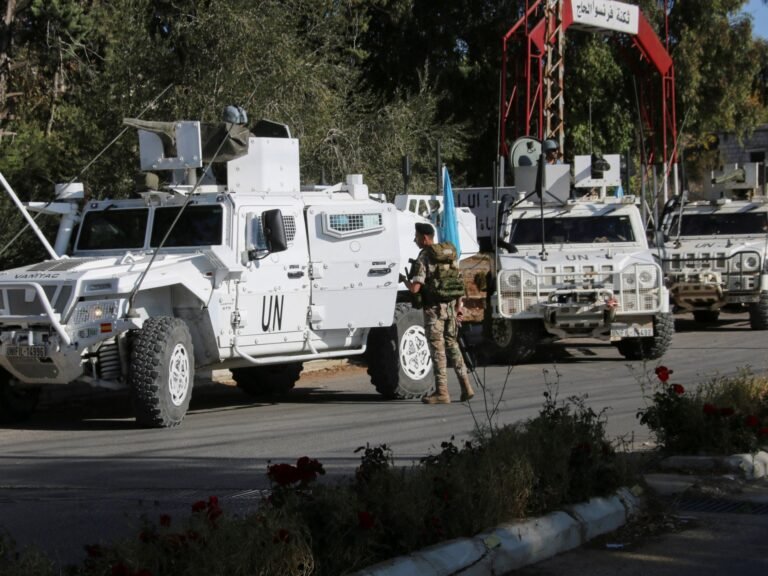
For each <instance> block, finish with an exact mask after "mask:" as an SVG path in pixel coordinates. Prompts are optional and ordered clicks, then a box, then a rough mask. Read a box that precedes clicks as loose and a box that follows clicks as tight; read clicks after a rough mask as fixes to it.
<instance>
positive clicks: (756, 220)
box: [670, 212, 768, 236]
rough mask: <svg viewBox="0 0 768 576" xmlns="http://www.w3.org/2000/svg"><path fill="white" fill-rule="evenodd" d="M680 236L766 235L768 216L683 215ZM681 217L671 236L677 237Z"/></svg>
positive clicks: (677, 220)
mask: <svg viewBox="0 0 768 576" xmlns="http://www.w3.org/2000/svg"><path fill="white" fill-rule="evenodd" d="M680 221H681V222H682V230H681V231H680V236H717V235H728V236H732V235H735V234H765V232H766V231H768V214H766V213H765V212H727V213H720V214H685V213H684V214H683V218H682V220H680ZM678 223H679V215H676V216H675V218H674V220H673V221H672V225H671V226H670V235H671V236H677V234H678V232H677V226H678Z"/></svg>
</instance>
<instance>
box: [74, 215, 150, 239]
mask: <svg viewBox="0 0 768 576" xmlns="http://www.w3.org/2000/svg"><path fill="white" fill-rule="evenodd" d="M148 215H149V210H147V209H146V208H138V209H130V210H113V209H111V207H110V206H108V207H107V208H106V209H105V210H92V211H90V212H86V213H85V216H84V217H83V223H82V224H81V226H80V235H79V237H78V239H77V248H76V250H130V249H140V248H143V247H144V238H145V235H146V232H147V216H148Z"/></svg>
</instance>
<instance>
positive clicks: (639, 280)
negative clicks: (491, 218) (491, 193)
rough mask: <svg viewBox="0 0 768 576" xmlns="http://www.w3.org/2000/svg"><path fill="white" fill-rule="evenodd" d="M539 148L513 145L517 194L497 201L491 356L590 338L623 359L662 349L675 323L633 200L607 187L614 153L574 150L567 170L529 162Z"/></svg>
mask: <svg viewBox="0 0 768 576" xmlns="http://www.w3.org/2000/svg"><path fill="white" fill-rule="evenodd" d="M540 149H541V146H540V144H539V142H538V141H537V140H535V139H532V138H524V139H521V140H518V141H517V142H516V143H515V145H514V146H513V148H512V165H513V167H514V171H515V192H514V193H513V194H508V195H505V196H504V197H502V199H501V202H500V206H499V240H498V242H497V244H498V246H497V256H496V262H495V274H494V277H495V283H494V284H493V285H492V286H490V287H489V288H488V289H489V290H490V291H491V294H490V296H489V306H488V307H487V308H486V326H485V332H486V337H487V338H488V339H489V340H490V342H491V343H492V345H493V347H494V348H495V352H496V355H497V356H500V357H502V358H506V359H508V360H510V361H513V362H521V361H523V360H525V359H527V358H529V357H530V356H531V355H533V353H534V352H535V350H536V346H537V345H538V344H540V343H543V342H551V341H556V340H561V339H568V338H594V339H598V340H602V341H607V342H611V343H612V344H614V345H615V346H616V347H617V348H618V350H619V352H620V353H621V354H622V355H623V356H625V357H626V358H628V359H633V360H642V359H655V358H659V357H661V356H662V355H663V354H664V353H665V352H666V351H667V349H668V348H669V345H670V343H671V339H672V334H673V330H674V324H673V318H672V316H671V314H670V311H669V295H668V292H667V289H666V288H665V286H664V279H663V276H662V272H661V267H660V266H659V264H658V263H657V262H656V261H655V259H654V256H653V253H652V252H651V250H650V249H649V248H648V241H647V238H646V235H645V231H644V226H643V222H642V218H641V215H640V211H639V209H638V206H637V200H636V198H634V197H633V196H622V197H615V196H607V195H606V188H607V187H608V186H615V185H617V184H619V183H620V178H619V160H620V159H619V156H618V155H609V156H606V157H605V158H602V157H599V158H598V157H590V156H577V157H576V158H575V163H574V164H575V166H574V168H575V169H574V171H573V175H572V174H571V170H570V166H569V165H567V164H553V165H543V166H542V165H538V166H537V164H538V162H539V158H540ZM579 191H580V192H583V193H582V194H580V195H579V194H578V192H579Z"/></svg>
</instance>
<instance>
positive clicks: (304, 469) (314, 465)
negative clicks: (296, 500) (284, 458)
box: [296, 456, 325, 484]
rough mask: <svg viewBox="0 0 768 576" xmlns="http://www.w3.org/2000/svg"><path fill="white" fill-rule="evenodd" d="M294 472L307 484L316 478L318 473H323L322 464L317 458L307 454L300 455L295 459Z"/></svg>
mask: <svg viewBox="0 0 768 576" xmlns="http://www.w3.org/2000/svg"><path fill="white" fill-rule="evenodd" d="M296 472H297V474H298V477H299V480H300V481H301V483H302V484H308V483H309V482H311V481H312V480H314V479H315V478H317V475H318V474H325V470H324V469H323V465H322V464H320V462H319V461H318V460H315V459H311V458H308V457H307V456H302V457H301V458H299V459H298V460H296Z"/></svg>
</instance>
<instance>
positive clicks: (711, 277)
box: [660, 163, 768, 330]
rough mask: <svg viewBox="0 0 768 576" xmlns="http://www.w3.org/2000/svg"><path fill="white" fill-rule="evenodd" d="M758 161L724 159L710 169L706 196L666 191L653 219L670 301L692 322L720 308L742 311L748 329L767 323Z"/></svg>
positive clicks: (766, 219)
mask: <svg viewBox="0 0 768 576" xmlns="http://www.w3.org/2000/svg"><path fill="white" fill-rule="evenodd" d="M761 168H763V166H762V164H758V163H746V164H744V165H743V166H739V165H736V164H731V165H727V166H725V167H724V168H723V169H722V170H718V171H716V172H713V173H712V177H711V179H710V180H709V181H708V182H707V186H706V190H705V195H706V199H702V200H697V201H690V202H689V201H688V200H687V198H685V197H683V198H680V197H677V196H676V197H674V198H672V199H670V201H669V202H668V203H667V205H666V206H665V209H664V213H663V217H662V226H661V233H662V238H661V242H660V244H661V246H662V252H661V256H662V265H663V268H664V273H665V275H666V280H667V286H669V291H670V296H671V298H672V302H673V304H674V305H675V307H676V309H677V310H678V311H679V312H691V313H693V318H694V320H696V321H697V322H701V323H706V322H714V321H716V320H717V318H718V316H719V315H720V310H722V309H723V308H725V307H730V308H732V309H736V310H743V309H744V308H746V309H747V310H748V311H749V323H750V326H751V327H752V329H753V330H767V329H768V257H767V255H768V199H767V198H766V195H765V193H764V191H761V190H760V184H759V181H760V178H759V171H760V169H761Z"/></svg>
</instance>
